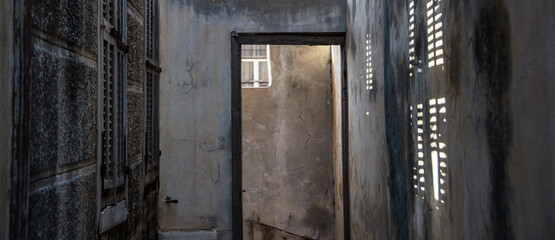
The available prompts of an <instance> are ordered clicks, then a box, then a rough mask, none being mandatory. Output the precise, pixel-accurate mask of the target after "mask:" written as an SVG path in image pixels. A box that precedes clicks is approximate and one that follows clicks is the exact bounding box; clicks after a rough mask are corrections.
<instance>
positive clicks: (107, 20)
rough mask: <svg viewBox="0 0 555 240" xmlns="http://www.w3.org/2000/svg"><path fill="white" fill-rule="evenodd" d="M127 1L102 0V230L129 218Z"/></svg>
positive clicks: (100, 91) (100, 86)
mask: <svg viewBox="0 0 555 240" xmlns="http://www.w3.org/2000/svg"><path fill="white" fill-rule="evenodd" d="M126 6H127V1H126V0H102V14H101V15H100V16H99V17H100V18H101V21H100V28H101V32H100V37H99V39H100V43H101V44H99V52H100V54H101V56H100V58H99V62H100V67H99V70H100V71H99V72H100V75H101V77H100V84H99V108H100V111H101V114H100V116H99V135H100V150H99V152H100V154H99V155H100V159H99V164H100V177H101V178H100V179H99V181H101V182H99V184H101V186H102V187H101V192H100V197H101V207H102V209H101V213H100V218H99V233H103V232H106V231H108V230H110V229H111V228H113V227H115V226H116V225H118V224H120V223H122V222H124V221H125V220H126V219H127V204H126V200H127V183H126V182H127V181H126V180H127V94H126V92H127V51H128V48H127V45H126V44H127V29H126V28H127V16H126V12H127V9H126Z"/></svg>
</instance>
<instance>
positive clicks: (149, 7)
mask: <svg viewBox="0 0 555 240" xmlns="http://www.w3.org/2000/svg"><path fill="white" fill-rule="evenodd" d="M146 14H147V16H146V19H145V21H146V24H145V33H146V36H145V39H146V59H147V61H146V69H147V72H146V81H145V95H146V96H145V101H146V102H145V106H146V127H145V157H144V159H145V186H146V187H149V186H151V185H152V184H151V183H155V182H156V180H157V179H158V174H159V173H158V166H159V160H158V159H159V156H160V151H159V148H158V132H159V131H158V127H159V124H158V119H159V117H158V116H159V112H158V106H159V103H158V99H159V97H158V93H159V79H160V75H159V74H160V71H161V69H160V67H159V66H158V1H157V0H147V1H146ZM154 188H156V187H154ZM150 189H152V188H150Z"/></svg>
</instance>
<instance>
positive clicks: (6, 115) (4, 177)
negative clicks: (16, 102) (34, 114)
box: [0, 1, 14, 239]
mask: <svg viewBox="0 0 555 240" xmlns="http://www.w3.org/2000/svg"><path fill="white" fill-rule="evenodd" d="M0 9H2V10H3V12H4V14H2V16H1V17H0V32H1V33H2V34H0V56H3V57H2V58H1V59H0V72H2V73H3V74H2V75H0V102H2V103H3V104H0V126H2V127H1V128H0V153H2V157H1V158H0V213H1V214H0V239H7V236H8V235H7V234H8V221H9V215H8V212H9V211H8V209H9V194H8V191H9V186H10V172H9V169H10V165H9V164H10V161H11V155H12V152H11V146H12V144H11V142H12V141H11V138H12V104H13V102H12V91H13V90H12V89H13V86H12V82H13V79H12V78H13V75H12V71H13V66H14V64H13V61H14V60H13V58H14V56H13V51H12V49H13V45H14V44H13V1H2V2H1V3H0Z"/></svg>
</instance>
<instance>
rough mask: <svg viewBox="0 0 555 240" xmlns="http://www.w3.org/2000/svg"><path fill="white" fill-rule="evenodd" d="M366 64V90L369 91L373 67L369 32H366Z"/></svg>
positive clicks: (372, 77)
mask: <svg viewBox="0 0 555 240" xmlns="http://www.w3.org/2000/svg"><path fill="white" fill-rule="evenodd" d="M365 57H366V66H365V79H366V90H368V91H370V90H372V89H373V88H374V86H373V81H374V69H373V67H372V41H371V40H370V34H366V54H365Z"/></svg>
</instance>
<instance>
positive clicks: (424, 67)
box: [347, 0, 555, 239]
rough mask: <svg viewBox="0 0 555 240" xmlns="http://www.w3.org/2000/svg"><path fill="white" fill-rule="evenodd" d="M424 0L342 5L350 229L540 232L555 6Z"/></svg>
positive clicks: (547, 199) (547, 219)
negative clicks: (344, 12) (344, 10)
mask: <svg viewBox="0 0 555 240" xmlns="http://www.w3.org/2000/svg"><path fill="white" fill-rule="evenodd" d="M429 2H430V1H416V2H413V1H407V2H403V1H387V0H386V1H381V0H377V1H354V0H349V1H347V28H348V29H347V38H348V39H347V48H348V50H347V65H348V76H349V83H350V86H349V88H350V89H349V94H350V98H349V102H350V105H349V109H350V115H349V118H350V132H351V136H350V143H351V145H350V147H351V152H350V154H351V159H350V161H351V168H350V174H351V178H350V186H351V190H352V191H351V214H352V215H351V216H352V218H351V233H352V237H353V238H354V239H366V238H376V239H384V238H397V239H407V238H410V239H459V238H465V239H480V238H498V239H523V238H534V239H548V238H550V236H553V234H554V233H553V228H551V227H549V226H550V225H552V224H553V216H554V215H555V212H554V211H553V208H551V207H549V206H551V205H553V204H554V203H555V192H554V191H553V188H552V187H550V186H548V185H549V184H548V182H550V177H549V175H550V174H551V175H552V174H553V172H555V166H554V164H553V161H552V160H551V158H552V157H551V156H552V155H553V150H552V148H551V147H549V146H548V145H547V144H548V143H549V142H552V141H553V136H555V135H554V133H555V132H554V131H555V128H554V127H553V123H552V122H553V121H550V119H552V118H553V116H554V115H555V112H554V111H553V110H552V108H551V107H549V106H550V105H551V103H553V98H552V97H550V96H551V95H552V94H551V93H552V92H553V90H554V86H553V81H551V80H550V79H553V77H554V76H555V73H554V72H553V70H550V69H551V67H550V66H552V65H553V62H554V61H555V60H554V57H553V56H555V54H553V41H550V40H549V39H550V38H553V34H554V33H553V31H551V32H550V31H549V30H548V29H553V26H554V24H555V18H554V17H553V16H552V14H550V13H549V10H547V9H552V8H553V3H552V2H550V1H537V2H533V3H532V2H526V3H521V2H519V1H501V0H489V1H466V2H461V1H433V2H432V3H433V4H435V5H433V7H432V8H434V9H435V12H433V11H432V12H429V10H430V6H429V5H427V4H428V3H429ZM436 7H437V8H436ZM429 16H434V17H436V16H439V17H437V19H435V20H432V24H430V23H431V22H430V21H429V20H430V17H429ZM413 19H414V20H413ZM438 19H439V20H438ZM438 23H440V24H439V25H437V24H438ZM412 24H414V25H412ZM432 25H433V26H434V28H432V29H433V31H435V32H434V36H430V34H429V33H428V31H430V26H432ZM438 32H441V33H440V34H436V33H438ZM440 42H441V43H442V44H440V45H439V46H440V47H437V46H438V45H437V44H438V43H440ZM430 44H434V45H430ZM368 45H370V50H371V51H370V52H371V53H370V56H371V60H370V61H371V66H372V68H367V63H368V61H369V59H368V58H367V56H368V55H366V54H367V53H368V48H367V47H368ZM438 49H439V50H442V51H443V52H441V51H440V52H438V51H437V50H438ZM413 50H414V51H413ZM438 55H439V57H438ZM439 59H441V60H439ZM367 69H370V70H371V72H372V73H373V78H374V79H373V82H372V84H373V88H372V89H371V90H367V88H366V86H365V85H367V84H368V83H367V82H366V80H367V79H368V77H367V76H366V70H367ZM439 100H441V102H443V100H445V103H442V104H440V101H439ZM420 104H421V105H420ZM420 109H422V110H420ZM441 109H444V112H442V111H443V110H442V111H440V110H441ZM365 112H368V114H367V115H365ZM419 112H422V116H419ZM435 120H437V121H435ZM420 139H421V140H420ZM356 142H364V143H365V144H364V145H359V144H355V143H356ZM434 152H436V153H438V155H435V156H439V158H438V161H439V164H437V165H434ZM420 160H422V161H421V162H420ZM421 163H422V165H420V164H421ZM434 166H435V167H434ZM434 174H437V175H436V176H435V177H437V178H435V177H434ZM437 186H438V188H436V187H437ZM436 189H437V195H436ZM384 219H388V221H384Z"/></svg>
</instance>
